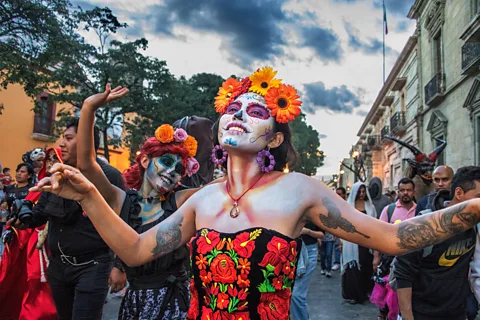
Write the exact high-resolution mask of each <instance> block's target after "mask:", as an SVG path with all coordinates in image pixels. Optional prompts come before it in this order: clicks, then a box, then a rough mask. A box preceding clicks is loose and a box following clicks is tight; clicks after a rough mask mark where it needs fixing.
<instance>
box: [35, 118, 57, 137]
mask: <svg viewBox="0 0 480 320" xmlns="http://www.w3.org/2000/svg"><path fill="white" fill-rule="evenodd" d="M54 121H55V120H54V119H51V118H50V117H47V116H45V115H40V114H35V118H34V120H33V132H32V135H31V138H32V139H35V140H40V141H48V142H51V141H55V137H54V134H53V125H54Z"/></svg>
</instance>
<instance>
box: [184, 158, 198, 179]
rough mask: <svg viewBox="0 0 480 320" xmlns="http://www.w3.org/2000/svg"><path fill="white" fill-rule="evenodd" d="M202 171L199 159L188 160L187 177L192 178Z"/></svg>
mask: <svg viewBox="0 0 480 320" xmlns="http://www.w3.org/2000/svg"><path fill="white" fill-rule="evenodd" d="M198 169H200V164H199V163H198V161H197V159H195V158H188V159H187V170H186V171H187V176H189V177H191V176H192V175H194V174H195V173H197V172H198Z"/></svg>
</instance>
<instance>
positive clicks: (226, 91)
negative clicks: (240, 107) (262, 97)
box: [215, 78, 240, 113]
mask: <svg viewBox="0 0 480 320" xmlns="http://www.w3.org/2000/svg"><path fill="white" fill-rule="evenodd" d="M239 85H240V82H238V80H237V79H235V78H228V79H227V80H226V81H225V82H223V83H222V86H221V87H220V88H218V93H217V96H216V97H215V110H217V112H218V113H224V112H225V110H226V108H227V106H228V105H229V104H230V103H231V102H232V98H233V94H234V92H235V91H237V90H238V87H239Z"/></svg>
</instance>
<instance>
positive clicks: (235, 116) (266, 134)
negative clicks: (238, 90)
mask: <svg viewBox="0 0 480 320" xmlns="http://www.w3.org/2000/svg"><path fill="white" fill-rule="evenodd" d="M274 125H275V120H274V118H273V117H272V116H271V115H270V111H269V109H268V108H267V106H266V103H265V99H264V98H263V97H262V96H261V95H259V94H256V93H252V92H248V93H245V94H242V95H241V96H239V97H238V98H237V99H236V100H235V101H233V102H232V103H231V104H230V105H229V106H228V107H227V110H226V111H225V114H224V115H223V116H222V118H221V119H220V127H219V131H218V135H219V141H220V144H221V145H222V146H223V147H225V148H235V149H238V150H245V151H251V152H258V151H260V150H263V149H265V147H266V146H267V144H268V142H269V141H270V139H271V138H272V137H273V127H274Z"/></svg>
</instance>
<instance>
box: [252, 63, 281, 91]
mask: <svg viewBox="0 0 480 320" xmlns="http://www.w3.org/2000/svg"><path fill="white" fill-rule="evenodd" d="M276 74H277V71H273V69H272V68H270V67H264V68H262V69H258V70H257V71H255V73H254V74H252V75H251V76H250V80H252V86H251V87H250V91H253V92H256V93H258V94H260V95H262V96H265V95H266V94H267V91H268V90H269V89H270V88H276V87H278V86H279V85H280V84H281V83H282V80H281V79H274V77H275V75H276Z"/></svg>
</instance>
